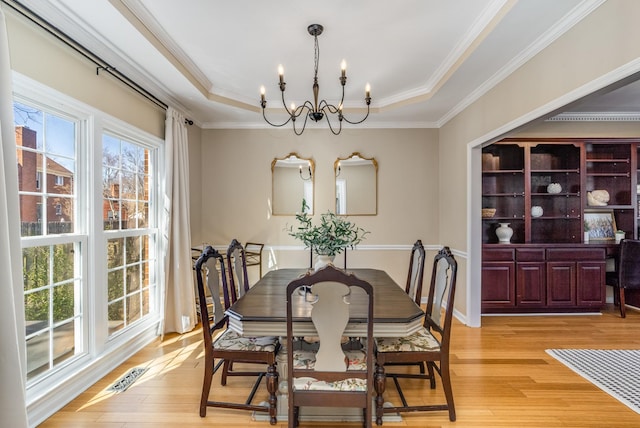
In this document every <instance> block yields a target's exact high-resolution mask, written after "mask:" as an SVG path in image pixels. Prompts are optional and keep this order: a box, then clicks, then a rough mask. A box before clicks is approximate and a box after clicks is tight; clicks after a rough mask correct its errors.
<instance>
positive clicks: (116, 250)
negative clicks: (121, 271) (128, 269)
mask: <svg viewBox="0 0 640 428" xmlns="http://www.w3.org/2000/svg"><path fill="white" fill-rule="evenodd" d="M123 263H124V238H116V239H109V240H108V241H107V267H108V268H109V269H111V268H115V267H118V266H122V265H123Z"/></svg>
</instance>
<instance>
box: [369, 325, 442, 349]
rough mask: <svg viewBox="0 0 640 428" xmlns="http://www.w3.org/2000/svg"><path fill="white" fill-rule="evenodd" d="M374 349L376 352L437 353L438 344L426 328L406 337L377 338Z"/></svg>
mask: <svg viewBox="0 0 640 428" xmlns="http://www.w3.org/2000/svg"><path fill="white" fill-rule="evenodd" d="M376 347H377V349H378V352H412V351H413V352H421V351H438V350H439V349H440V343H439V342H438V340H437V339H436V338H435V337H433V335H432V334H431V333H430V332H429V331H428V330H427V329H426V328H422V329H420V330H418V331H417V332H415V333H413V334H412V335H410V336H406V337H378V338H376Z"/></svg>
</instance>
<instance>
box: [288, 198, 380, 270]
mask: <svg viewBox="0 0 640 428" xmlns="http://www.w3.org/2000/svg"><path fill="white" fill-rule="evenodd" d="M307 208H308V205H307V202H306V201H305V200H304V199H303V200H302V211H301V213H297V214H296V220H298V223H299V224H298V226H297V227H294V226H289V227H288V228H287V231H288V232H289V235H290V236H293V237H294V238H296V239H299V240H300V241H302V242H303V243H304V245H305V248H311V249H312V250H313V251H314V252H315V253H316V254H317V255H318V262H317V263H316V265H315V269H316V270H317V269H319V268H320V267H321V266H324V265H326V264H327V263H330V262H333V259H334V258H335V256H336V255H337V254H339V253H341V252H342V251H344V249H345V248H347V247H350V248H353V247H354V246H356V245H358V244H359V243H360V242H361V241H362V240H363V239H364V237H365V235H366V234H368V233H369V232H368V231H366V230H364V229H363V228H361V227H358V226H356V225H355V224H354V223H352V222H350V221H349V220H347V219H346V218H345V217H340V216H337V215H336V214H335V213H332V212H331V211H327V212H326V213H324V214H321V215H320V224H319V225H314V224H313V223H312V222H311V216H309V214H308V212H307V211H308V210H307Z"/></svg>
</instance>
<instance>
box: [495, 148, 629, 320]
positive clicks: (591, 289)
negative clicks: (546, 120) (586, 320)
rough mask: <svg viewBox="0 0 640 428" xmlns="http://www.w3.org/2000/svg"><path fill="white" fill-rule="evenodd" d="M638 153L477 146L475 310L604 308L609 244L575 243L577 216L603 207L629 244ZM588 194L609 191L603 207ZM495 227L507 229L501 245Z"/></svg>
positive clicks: (579, 226)
mask: <svg viewBox="0 0 640 428" xmlns="http://www.w3.org/2000/svg"><path fill="white" fill-rule="evenodd" d="M638 156H640V144H639V143H638V142H636V140H630V139H576V138H561V139H548V138H545V139H524V138H511V139H505V140H503V141H501V142H498V143H495V144H493V145H491V146H488V147H486V148H484V149H483V155H482V162H483V176H482V204H483V205H482V207H483V218H482V242H483V261H482V309H483V312H487V313H488V312H534V311H541V312H545V311H547V312H571V311H591V310H599V309H600V308H601V307H602V306H603V305H604V303H605V271H606V267H605V265H606V263H605V260H606V258H607V257H608V256H610V255H611V252H612V251H611V247H613V246H614V245H615V244H614V240H613V237H612V239H611V240H607V241H597V242H590V243H585V242H583V240H584V233H583V231H584V226H583V225H584V213H585V212H590V211H593V210H610V211H611V212H613V215H614V219H615V222H616V228H617V229H619V230H624V231H625V232H626V237H627V238H637V237H638V236H639V234H640V226H639V224H640V187H639V186H638V183H640V170H639V169H638V162H637V159H638ZM552 183H553V185H552V186H551V187H550V186H549V185H550V184H552ZM594 190H607V192H608V193H609V195H610V199H609V202H608V203H607V205H606V206H598V207H596V206H592V205H591V204H590V203H589V202H588V198H587V195H588V193H589V192H592V191H594ZM484 209H492V210H484ZM486 211H489V213H486ZM492 212H493V215H491V213H492ZM485 214H487V215H485ZM500 223H509V226H510V227H511V228H512V229H513V235H512V237H511V241H510V243H508V244H504V243H498V238H497V236H496V229H497V227H498V226H499V224H500ZM613 252H615V250H613Z"/></svg>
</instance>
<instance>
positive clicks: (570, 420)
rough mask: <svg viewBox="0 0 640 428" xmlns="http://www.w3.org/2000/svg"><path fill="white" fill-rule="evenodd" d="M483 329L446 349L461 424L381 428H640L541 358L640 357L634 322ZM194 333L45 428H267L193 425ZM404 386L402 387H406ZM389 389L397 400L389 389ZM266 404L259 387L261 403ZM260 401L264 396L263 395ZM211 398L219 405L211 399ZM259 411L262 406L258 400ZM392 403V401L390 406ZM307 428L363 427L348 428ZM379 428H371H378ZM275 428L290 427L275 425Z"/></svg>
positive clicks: (213, 419) (240, 423)
mask: <svg viewBox="0 0 640 428" xmlns="http://www.w3.org/2000/svg"><path fill="white" fill-rule="evenodd" d="M482 325H483V326H482V328H469V327H466V326H464V325H462V324H460V323H457V324H456V326H455V328H454V330H453V339H452V343H453V345H452V364H451V369H452V378H453V392H454V397H455V404H456V412H457V416H458V420H457V422H449V419H448V417H447V414H446V412H429V413H413V414H406V415H404V416H403V422H398V423H385V425H384V426H395V427H398V426H410V427H458V428H462V427H545V428H547V427H598V428H600V427H639V426H640V414H637V413H635V412H634V411H632V410H630V409H629V408H627V407H626V406H625V405H623V404H621V403H620V402H618V401H617V400H616V399H614V398H613V397H611V396H609V395H608V394H607V393H605V392H603V391H601V390H600V389H598V388H597V387H595V386H594V385H592V384H591V383H589V382H588V381H586V380H584V379H583V378H581V377H580V376H578V375H577V374H575V373H574V372H572V371H571V370H570V369H568V368H567V367H565V366H564V365H562V364H561V363H559V362H558V361H556V360H555V359H553V358H552V357H550V356H549V355H548V354H547V353H545V349H549V348H583V349H596V348H597V349H640V312H637V311H634V310H628V311H627V318H626V319H621V318H620V315H619V312H618V311H617V310H616V309H614V308H613V306H610V307H608V308H607V310H606V311H605V312H604V313H603V314H602V315H581V316H518V317H516V316H507V317H504V316H501V317H483V319H482ZM201 348H202V343H201V333H200V330H196V331H194V332H191V333H188V334H183V335H173V336H170V337H166V338H165V340H164V342H162V343H161V342H160V341H158V342H156V343H153V344H152V345H150V346H148V347H147V348H145V349H144V350H142V351H141V352H139V353H138V354H137V355H135V356H134V357H132V358H131V359H130V360H128V361H126V362H125V363H124V364H122V366H120V367H119V368H118V369H117V370H115V371H114V372H113V373H112V374H110V375H109V376H107V377H106V378H104V379H102V380H101V381H99V382H98V383H96V384H95V385H93V386H92V387H91V388H89V389H88V390H87V391H85V392H84V393H83V394H81V395H80V396H79V397H78V398H76V399H75V400H74V401H73V402H71V403H70V404H69V405H67V406H66V407H64V408H63V409H61V410H60V411H59V412H58V413H56V414H55V415H53V416H52V417H51V418H49V419H48V420H47V421H45V423H43V424H42V425H41V427H48V428H55V427H64V428H69V427H92V428H116V427H117V428H132V427H136V428H145V427H149V428H151V427H153V428H158V427H179V428H190V427H203V426H216V427H225V428H226V427H246V426H251V427H256V426H261V427H265V428H266V427H270V425H269V423H268V422H258V421H254V420H253V419H252V415H251V414H250V413H248V412H243V411H238V410H226V409H214V408H209V409H208V412H207V416H206V417H205V418H201V417H200V416H199V415H198V407H199V400H200V391H201V386H202V374H203V368H202V362H203V355H202V349H201ZM133 367H148V368H149V370H148V371H147V372H146V373H145V374H144V375H143V377H141V378H140V379H139V380H138V381H136V383H134V384H133V385H132V386H131V387H130V388H129V389H128V390H126V391H125V392H123V393H120V394H114V393H110V392H108V391H107V390H108V388H109V387H110V386H111V385H112V384H113V383H114V382H115V381H116V380H117V379H118V378H120V377H121V376H122V375H123V374H124V373H125V372H126V371H128V370H129V369H131V368H133ZM405 381H407V380H405ZM408 381H409V382H413V384H414V385H415V386H414V387H413V389H412V393H411V395H410V398H411V399H413V400H424V401H433V400H442V399H443V398H442V395H441V394H442V387H441V385H440V383H438V385H437V387H436V390H435V392H434V391H432V390H430V389H428V387H427V388H424V385H423V383H422V381H419V380H408ZM248 384H249V382H247V381H246V380H244V379H241V378H231V379H230V380H229V383H228V384H227V386H226V387H220V386H219V385H220V382H219V376H218V375H216V377H215V379H214V388H216V389H215V390H214V391H213V392H212V394H220V393H221V394H224V395H228V396H235V397H239V396H241V395H242V396H243V397H244V396H245V394H246V393H247V391H248V389H247V388H248ZM388 388H389V389H390V390H393V385H392V383H389V384H388ZM260 394H263V395H264V386H263V387H261V391H260V392H259V393H258V395H260ZM265 396H266V395H265ZM217 398H218V399H219V398H224V397H221V395H217ZM257 398H258V399H259V401H262V399H263V398H264V397H263V396H262V395H260V396H259V397H257ZM386 398H387V399H388V400H390V401H393V400H394V396H393V395H391V394H390V395H389V396H388V397H386ZM304 426H313V427H319V426H333V427H335V426H344V427H347V426H349V427H355V426H361V425H360V424H354V423H342V424H335V423H334V424H330V425H327V424H324V425H322V424H318V423H315V424H312V423H305V422H302V423H301V427H304ZM374 426H375V425H374ZM277 427H286V422H284V421H283V422H279V423H278V425H277Z"/></svg>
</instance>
